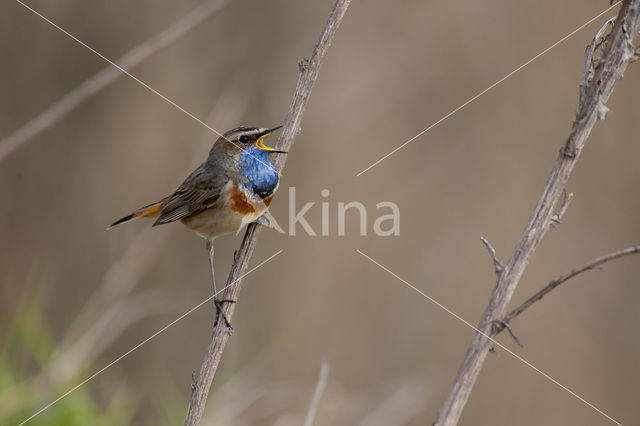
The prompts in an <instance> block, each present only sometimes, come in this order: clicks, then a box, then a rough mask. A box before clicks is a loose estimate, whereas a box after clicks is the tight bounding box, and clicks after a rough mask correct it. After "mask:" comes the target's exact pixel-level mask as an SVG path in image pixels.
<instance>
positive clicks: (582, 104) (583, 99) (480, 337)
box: [435, 0, 640, 426]
mask: <svg viewBox="0 0 640 426" xmlns="http://www.w3.org/2000/svg"><path fill="white" fill-rule="evenodd" d="M610 22H611V21H608V22H607V23H606V24H605V26H604V27H603V29H601V30H600V31H598V33H597V34H596V37H594V40H593V41H592V42H591V44H590V45H589V47H588V48H587V54H586V62H585V64H586V66H585V70H584V72H583V77H582V82H581V84H580V97H579V105H578V110H577V112H576V118H575V121H574V122H573V126H572V128H571V131H570V133H569V137H568V138H567V140H566V142H565V144H564V146H563V147H562V149H561V150H560V154H559V156H558V158H557V160H556V164H555V166H554V168H553V170H552V171H551V174H550V176H549V178H548V180H547V183H546V184H545V187H544V189H543V191H542V194H541V196H540V198H539V200H538V203H537V205H536V207H535V209H534V210H533V212H532V214H531V217H530V219H529V222H528V223H527V225H526V227H525V228H524V230H523V232H522V235H521V237H520V239H519V241H518V243H517V244H516V246H515V248H514V250H513V252H512V254H511V257H510V258H509V260H508V261H507V263H506V264H505V265H504V270H503V271H502V272H501V273H500V274H499V275H498V277H497V280H496V285H495V287H494V289H493V292H492V294H491V297H490V299H489V303H488V305H487V307H486V308H485V311H484V313H483V314H482V317H481V319H480V322H479V325H478V331H477V332H476V333H475V335H474V337H473V339H472V341H471V343H470V345H469V348H468V349H467V352H466V354H465V357H464V360H463V361H462V364H461V365H460V368H459V370H458V373H457V375H456V378H455V380H454V383H453V385H452V387H451V390H450V391H449V394H448V395H447V398H446V400H445V402H444V404H443V405H442V407H441V409H440V412H439V414H438V418H437V420H436V422H435V424H436V425H438V426H452V425H455V424H457V423H458V420H459V419H460V416H461V414H462V410H463V409H464V406H465V404H466V402H467V400H468V398H469V395H470V394H471V390H472V389H473V386H474V384H475V381H476V379H477V378H478V375H479V374H480V370H481V368H482V365H483V364H484V360H485V359H486V356H487V353H488V352H489V349H490V348H491V340H490V337H491V336H493V335H494V330H493V328H494V326H495V325H494V323H495V321H496V319H500V318H503V317H504V314H505V311H506V307H507V304H508V303H509V301H510V300H511V297H512V296H513V293H514V291H515V289H516V287H517V285H518V283H519V281H520V278H521V277H522V274H523V273H524V270H525V268H526V266H527V265H528V264H529V260H530V259H531V256H532V255H533V253H534V252H535V250H536V249H537V247H538V245H539V244H540V241H541V240H542V238H543V236H544V235H545V233H546V232H547V230H548V229H549V227H550V226H551V225H552V224H553V220H552V219H553V218H554V206H556V205H557V204H558V203H559V202H560V200H561V198H562V195H563V193H564V189H565V186H566V183H567V181H568V179H569V176H570V175H571V172H572V170H573V167H574V166H575V164H576V162H577V160H578V157H579V156H580V152H581V151H582V148H583V147H584V144H585V142H586V140H587V138H588V137H589V134H590V133H591V129H592V128H593V126H594V125H595V123H596V121H597V120H602V119H604V118H605V115H606V112H607V110H608V109H607V107H606V105H605V104H606V102H607V100H608V99H609V96H610V95H611V93H612V92H613V89H614V87H615V85H616V83H617V81H618V80H620V79H621V78H622V75H623V73H624V71H625V70H626V68H627V65H628V64H629V63H630V62H631V61H632V59H633V58H634V57H635V53H636V48H635V46H634V44H633V41H634V39H635V37H636V34H637V33H638V29H639V28H640V0H627V1H624V2H623V3H622V6H621V8H620V12H619V13H618V16H617V18H616V19H615V24H614V25H613V26H612V28H611V31H610V33H609V34H608V35H606V36H603V34H604V32H605V31H606V29H607V28H609V27H611V24H610ZM596 52H598V53H599V54H598V56H597V58H596V57H595V56H596ZM592 67H593V69H592Z"/></svg>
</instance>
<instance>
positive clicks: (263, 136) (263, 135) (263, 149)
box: [256, 126, 287, 154]
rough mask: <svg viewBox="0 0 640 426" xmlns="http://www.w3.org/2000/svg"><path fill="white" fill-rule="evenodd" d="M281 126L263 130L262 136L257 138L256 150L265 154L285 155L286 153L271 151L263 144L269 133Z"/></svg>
mask: <svg viewBox="0 0 640 426" xmlns="http://www.w3.org/2000/svg"><path fill="white" fill-rule="evenodd" d="M281 127H282V126H277V127H274V128H273V129H267V130H265V131H264V132H263V133H262V135H261V136H260V137H259V138H258V140H257V141H256V146H257V147H258V149H260V150H262V151H267V152H273V153H274V154H286V153H287V151H279V150H277V149H273V148H271V147H268V146H266V145H265V144H264V138H266V137H267V136H269V135H270V134H271V133H273V132H275V131H276V130H278V129H279V128H281Z"/></svg>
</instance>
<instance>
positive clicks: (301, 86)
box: [185, 0, 351, 425]
mask: <svg viewBox="0 0 640 426" xmlns="http://www.w3.org/2000/svg"><path fill="white" fill-rule="evenodd" d="M349 3H351V0H336V1H335V3H334V4H333V7H332V8H331V11H330V12H329V17H328V18H327V22H326V23H325V26H324V28H323V30H322V33H321V34H320V39H319V40H318V43H317V44H316V46H315V48H314V49H313V53H312V54H311V57H310V58H309V59H308V60H305V61H304V63H302V64H299V68H300V77H299V78H298V83H297V86H296V90H295V92H294V95H293V100H292V102H291V105H290V106H289V111H288V112H287V116H286V118H285V120H284V124H283V128H282V132H281V133H280V138H279V139H278V143H277V145H276V146H277V148H278V149H282V150H285V151H289V150H290V148H291V145H292V144H293V140H294V139H295V137H296V136H297V135H298V133H299V132H300V123H301V121H302V115H303V114H304V111H305V108H306V106H307V102H308V100H309V96H310V95H311V89H312V88H313V85H314V83H315V81H316V78H317V77H318V73H319V71H320V64H321V63H322V60H323V59H324V57H325V55H326V53H327V50H328V49H329V46H330V45H331V41H332V40H333V37H334V35H335V33H336V31H337V29H338V26H339V25H340V22H341V21H342V18H343V17H344V14H345V12H346V11H347V8H348V7H349ZM285 160H286V158H285V156H280V157H279V158H276V159H275V160H274V165H275V167H276V169H277V170H278V172H281V171H282V169H283V168H284V163H285ZM259 231H260V229H259V227H258V225H256V224H250V225H249V227H248V228H247V232H246V233H245V235H244V238H243V240H242V244H241V245H240V249H239V250H238V252H237V253H236V255H235V256H234V262H233V265H232V266H231V272H230V273H229V278H228V279H227V288H226V290H225V291H224V292H223V294H222V295H221V297H220V298H221V299H222V300H225V299H227V300H238V295H239V293H240V289H241V284H242V281H241V280H239V277H241V276H242V275H243V274H244V272H245V271H246V269H247V267H248V265H249V259H251V255H252V253H253V249H254V248H255V245H256V243H257V239H258V234H259ZM234 282H235V283H236V285H230V284H231V283H234ZM235 306H236V304H235V303H227V304H225V305H224V308H223V310H224V314H225V315H226V316H227V318H229V319H232V318H233V312H234V310H235ZM228 339H229V333H228V331H227V327H226V326H225V325H224V322H223V321H220V323H218V325H217V326H216V327H214V329H213V335H212V336H211V341H210V343H209V347H208V348H207V353H206V354H205V357H204V360H203V361H202V366H201V367H200V373H199V375H198V379H197V380H196V382H195V383H194V384H193V387H192V389H193V390H192V392H191V399H190V401H189V410H188V412H187V418H186V419H185V425H198V424H200V420H201V419H202V414H203V411H204V407H205V403H206V400H207V396H208V394H209V388H210V387H211V382H212V381H213V376H214V375H215V372H216V369H217V367H218V364H219V363H220V359H221V357H222V352H223V351H224V348H225V346H226V343H227V340H228Z"/></svg>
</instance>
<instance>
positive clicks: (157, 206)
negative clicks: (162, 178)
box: [107, 200, 164, 229]
mask: <svg viewBox="0 0 640 426" xmlns="http://www.w3.org/2000/svg"><path fill="white" fill-rule="evenodd" d="M162 207H164V200H163V201H160V202H157V203H153V204H149V205H148V206H145V207H143V208H141V209H138V210H136V211H135V212H133V213H131V214H130V215H127V216H125V217H123V218H122V219H119V220H116V221H115V222H113V223H112V224H111V225H110V226H109V228H107V229H111V228H113V227H114V226H116V225H120V224H121V223H125V222H129V221H130V220H133V219H136V218H138V217H145V216H154V215H155V214H156V213H160V212H161V211H162Z"/></svg>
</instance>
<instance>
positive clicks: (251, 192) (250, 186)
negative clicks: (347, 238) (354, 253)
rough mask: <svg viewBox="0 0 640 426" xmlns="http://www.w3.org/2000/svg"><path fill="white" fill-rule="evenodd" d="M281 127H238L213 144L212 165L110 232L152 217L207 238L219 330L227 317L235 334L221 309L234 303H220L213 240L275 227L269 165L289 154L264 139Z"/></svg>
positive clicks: (274, 177)
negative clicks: (252, 227)
mask: <svg viewBox="0 0 640 426" xmlns="http://www.w3.org/2000/svg"><path fill="white" fill-rule="evenodd" d="M280 127H282V126H278V127H274V128H272V129H266V128H256V127H238V128H236V129H233V130H230V131H228V132H226V133H225V134H224V135H222V136H221V137H220V138H219V139H218V140H217V141H216V142H215V143H214V144H213V147H212V148H211V151H209V158H207V161H205V162H204V163H203V164H202V165H200V167H198V168H197V169H195V170H194V171H193V172H192V173H191V174H190V175H189V176H188V177H187V178H186V179H185V181H184V182H182V184H181V185H180V186H179V187H178V189H177V190H176V191H175V192H174V193H173V194H171V195H169V196H168V197H165V198H163V199H162V200H160V201H158V202H156V203H153V204H149V205H148V206H145V207H142V208H140V209H138V210H136V211H134V212H133V213H131V214H129V215H127V216H125V217H123V218H122V219H120V220H117V221H115V222H114V223H113V224H111V226H110V227H109V228H107V229H110V228H112V227H114V226H116V225H119V224H121V223H124V222H129V221H131V220H133V219H137V218H139V217H153V218H156V221H155V222H154V224H153V226H156V225H162V224H165V223H169V222H175V221H177V220H179V221H180V222H182V223H183V224H184V225H185V226H186V227H187V228H189V229H191V230H192V231H194V232H195V233H196V234H198V235H200V236H201V237H202V238H204V239H205V240H206V247H207V252H208V253H209V265H210V268H211V279H212V280H213V294H214V297H213V300H214V303H215V306H216V319H215V323H214V325H215V324H217V323H218V318H219V317H220V316H222V318H223V320H224V322H225V324H226V326H227V327H229V328H230V329H231V324H229V320H228V319H227V318H226V316H225V315H224V313H223V312H222V310H221V309H222V303H234V302H235V301H233V300H220V299H218V296H217V293H218V291H217V289H216V277H215V273H214V267H213V240H214V239H215V238H216V237H219V236H220V235H224V234H229V233H232V232H238V231H239V230H240V229H242V227H244V226H245V225H247V224H249V223H251V222H258V223H261V224H263V225H268V226H272V225H273V224H272V223H270V221H269V219H268V216H267V215H265V213H267V208H268V207H269V204H270V203H271V200H272V199H273V194H274V193H275V192H276V189H278V183H279V178H280V175H279V174H278V171H277V170H276V169H275V167H274V166H273V165H272V164H271V163H270V162H269V155H270V154H276V153H277V154H286V151H278V150H276V149H273V148H269V147H268V146H266V145H265V144H264V138H265V137H267V135H269V134H270V133H272V132H274V131H275V130H278V129H279V128H280ZM275 226H277V224H276V225H275Z"/></svg>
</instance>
